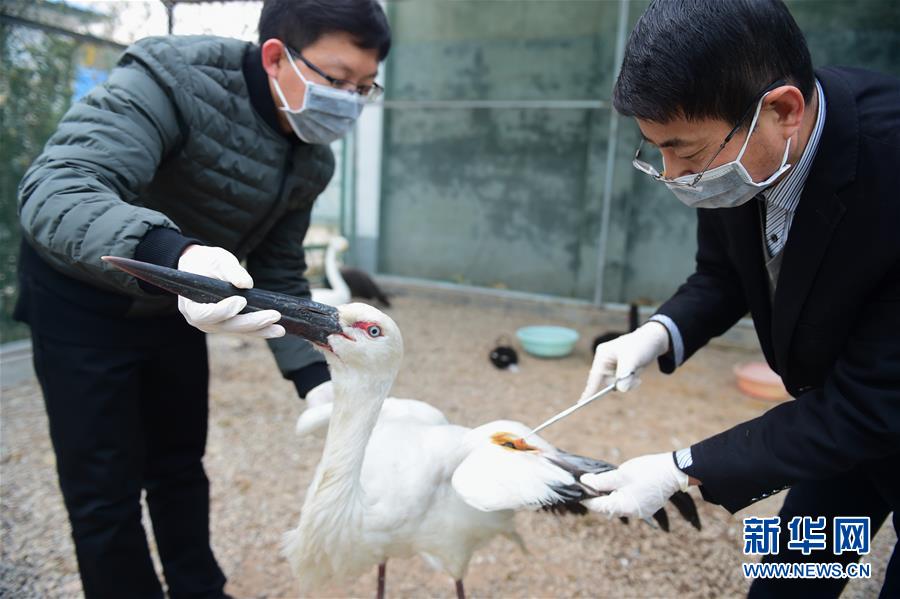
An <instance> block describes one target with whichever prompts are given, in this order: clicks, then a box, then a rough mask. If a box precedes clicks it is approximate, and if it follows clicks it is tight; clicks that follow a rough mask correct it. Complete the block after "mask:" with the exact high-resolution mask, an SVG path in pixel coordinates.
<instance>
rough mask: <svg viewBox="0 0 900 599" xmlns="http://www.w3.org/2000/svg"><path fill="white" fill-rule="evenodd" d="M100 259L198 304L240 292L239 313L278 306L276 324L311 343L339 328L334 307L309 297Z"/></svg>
mask: <svg viewBox="0 0 900 599" xmlns="http://www.w3.org/2000/svg"><path fill="white" fill-rule="evenodd" d="M103 260H104V261H106V262H109V263H110V264H112V265H113V266H115V267H116V268H118V269H120V270H124V271H125V272H127V273H128V274H130V275H133V276H135V277H137V278H139V279H141V280H142V281H147V282H148V283H150V284H152V285H156V286H157V287H159V288H161V289H165V290H166V291H170V292H172V293H175V294H177V295H181V296H184V297H186V298H187V299H189V300H193V301H195V302H199V303H202V304H210V303H215V302H218V301H220V300H223V299H225V298H226V297H231V296H232V295H240V296H243V297H245V298H247V307H246V308H244V309H243V310H242V312H243V313H246V312H258V311H260V310H278V311H279V312H280V313H281V320H279V321H278V324H280V325H281V326H283V327H284V330H285V331H286V332H287V333H289V334H291V335H298V336H300V337H303V338H304V339H307V340H309V341H312V342H313V343H318V344H321V345H328V336H329V335H333V334H336V333H340V332H341V324H340V318H339V315H338V311H337V308H334V307H332V306H328V305H325V304H320V303H318V302H314V301H312V300H310V299H306V298H300V297H294V296H292V295H286V294H284V293H276V292H274V291H263V290H262V289H239V288H237V287H235V286H234V285H232V284H231V283H227V282H225V281H220V280H218V279H212V278H210V277H204V276H202V275H195V274H193V273H189V272H185V271H183V270H177V269H174V268H167V267H165V266H157V265H156V264H149V263H147V262H140V261H139V260H131V259H129V258H118V257H115V256H103Z"/></svg>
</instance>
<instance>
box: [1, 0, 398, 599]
mask: <svg viewBox="0 0 900 599" xmlns="http://www.w3.org/2000/svg"><path fill="white" fill-rule="evenodd" d="M259 42H260V45H259V46H257V45H254V44H250V43H246V42H242V41H238V40H232V39H223V38H214V37H159V38H148V39H145V40H142V41H140V42H138V43H136V44H134V45H133V46H131V47H130V48H128V49H127V50H126V51H125V53H124V54H123V56H122V58H121V60H120V61H119V63H118V65H117V67H116V68H115V69H114V70H113V71H112V72H111V74H110V77H109V79H108V80H107V81H106V83H104V84H103V85H102V86H100V87H97V88H96V89H94V90H93V91H92V92H91V93H90V94H88V95H87V96H86V97H85V98H84V99H83V100H82V101H80V102H79V103H77V104H75V105H73V106H72V108H71V109H70V110H69V111H68V113H67V114H66V115H65V117H63V120H62V122H61V123H60V124H59V127H58V129H57V130H56V132H55V133H54V134H53V136H52V137H51V138H50V140H49V141H48V143H47V145H46V147H45V148H44V151H43V153H42V154H41V155H40V156H39V157H38V158H37V160H35V162H34V164H33V165H32V166H31V168H30V170H29V171H28V173H27V174H26V175H25V178H24V179H23V180H22V182H21V185H20V193H19V212H20V219H21V225H22V230H23V237H24V241H23V244H22V253H21V257H20V301H19V304H18V305H17V310H16V312H17V317H18V318H19V319H20V320H24V321H25V322H28V323H29V324H30V325H31V332H32V341H33V348H34V365H35V370H36V372H37V376H38V380H39V381H40V384H41V387H42V389H43V393H44V399H45V403H46V408H47V415H48V418H49V422H50V436H51V439H52V441H53V447H54V450H55V452H56V458H57V470H58V474H59V482H60V487H61V490H62V493H63V497H64V499H65V503H66V508H67V510H68V513H69V519H70V522H71V525H72V536H73V538H74V541H75V547H76V553H77V557H78V565H79V569H80V572H81V579H82V583H83V586H84V591H85V595H86V596H87V597H91V598H92V597H161V596H162V594H163V592H162V587H161V584H160V582H159V580H158V579H157V576H156V574H155V572H154V568H153V563H152V561H151V558H150V552H149V550H148V546H147V540H146V536H145V534H144V530H143V527H142V525H141V502H140V499H141V492H142V491H146V499H147V504H148V507H149V510H150V516H151V519H152V521H153V530H154V534H155V538H156V543H157V546H158V548H159V554H160V558H161V561H162V565H163V571H164V574H165V579H166V585H167V587H168V592H169V595H170V596H172V597H187V596H191V597H195V596H196V597H200V596H203V597H207V596H208V597H221V596H223V593H224V586H225V576H224V575H223V573H222V571H221V569H220V568H219V566H218V565H217V563H216V560H215V557H214V556H213V553H212V551H211V549H210V546H209V483H208V480H207V478H206V474H205V473H204V470H203V464H202V457H203V454H204V447H205V443H206V431H207V415H208V404H207V383H208V366H207V354H206V341H205V335H204V332H230V333H243V334H248V335H255V336H259V337H264V338H266V339H268V343H269V344H270V346H271V349H272V352H273V354H274V356H275V360H276V362H277V364H278V367H279V368H280V370H281V372H282V374H283V375H284V376H285V377H286V378H288V379H290V380H292V381H293V382H294V383H295V385H296V387H297V391H298V393H299V394H300V396H301V397H306V398H307V399H308V400H313V399H316V400H318V401H327V400H328V399H329V397H330V396H331V390H330V385H331V383H330V381H329V378H330V377H329V374H328V370H327V368H326V366H325V363H324V361H323V360H322V358H321V357H320V355H319V354H317V353H316V352H315V351H314V350H313V349H312V348H311V347H310V346H309V345H308V344H307V342H305V341H302V340H300V339H299V338H294V337H283V335H284V329H283V328H282V327H281V326H280V325H278V324H276V322H277V321H278V320H279V318H280V315H279V314H278V313H277V312H275V311H265V312H258V313H254V314H244V315H239V314H238V313H239V312H240V311H241V310H242V309H243V308H244V305H245V300H243V298H240V297H237V296H235V297H232V298H228V299H225V300H223V301H222V302H220V303H218V304H196V303H194V302H191V301H189V300H185V299H183V298H179V299H178V301H177V302H176V299H175V297H174V296H171V295H168V294H165V293H161V292H159V291H158V290H156V289H154V288H151V287H150V286H149V285H145V284H142V283H138V282H137V281H136V280H135V279H133V278H131V277H130V276H127V275H125V274H123V273H120V272H116V271H114V270H112V269H111V267H110V266H108V265H106V264H105V263H104V262H102V261H101V260H100V257H101V256H104V255H113V256H124V257H129V258H136V259H138V260H144V261H147V262H153V263H156V264H160V265H164V266H170V267H177V268H179V269H181V270H185V271H190V272H195V273H198V274H203V275H207V276H212V277H216V278H219V279H222V280H226V281H229V282H231V283H233V284H234V285H236V286H238V287H244V288H247V287H252V286H254V285H256V286H258V287H260V288H263V289H269V290H273V291H280V292H283V293H289V294H293V295H301V296H302V295H307V296H308V294H309V285H308V283H307V281H306V280H305V278H304V271H305V269H306V264H305V260H304V254H303V247H302V242H303V238H304V235H305V234H306V230H307V228H308V226H309V222H310V211H311V209H312V205H313V203H314V201H315V199H316V197H317V196H318V195H319V194H320V193H321V192H322V190H323V189H324V188H325V186H326V185H327V184H328V181H329V180H330V179H331V176H332V173H333V171H334V157H333V155H332V153H331V150H330V148H329V146H328V144H329V143H330V142H332V141H334V140H336V139H338V138H340V137H341V136H342V135H344V134H345V133H346V132H347V131H348V130H349V129H350V128H351V127H352V126H353V123H354V122H355V120H356V119H357V118H358V116H359V114H360V112H361V111H362V108H363V106H364V105H365V103H366V102H369V101H371V100H373V99H375V98H377V97H378V95H380V92H381V89H380V87H379V86H378V85H377V84H376V83H375V81H374V79H375V76H376V74H377V70H378V64H379V62H380V61H382V60H383V59H384V58H385V56H386V55H387V52H388V50H389V48H390V29H389V26H388V24H387V20H386V18H385V15H384V12H383V11H382V9H381V7H380V6H379V4H378V2H377V1H376V0H329V1H328V2H325V1H323V0H267V1H266V2H265V4H264V6H263V9H262V14H261V17H260V22H259ZM242 261H245V263H246V270H245V269H244V267H243V266H242V265H241V262H242ZM176 308H177V309H176ZM179 311H180V312H181V314H179V313H178V312H179Z"/></svg>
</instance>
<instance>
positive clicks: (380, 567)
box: [375, 562, 387, 599]
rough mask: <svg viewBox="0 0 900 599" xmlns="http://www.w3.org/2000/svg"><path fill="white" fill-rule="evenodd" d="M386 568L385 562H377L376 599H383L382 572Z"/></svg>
mask: <svg viewBox="0 0 900 599" xmlns="http://www.w3.org/2000/svg"><path fill="white" fill-rule="evenodd" d="M386 569H387V562H382V563H380V564H378V592H377V593H376V595H375V597H376V599H384V572H385V570H386Z"/></svg>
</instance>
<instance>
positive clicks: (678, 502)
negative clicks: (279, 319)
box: [669, 491, 703, 530]
mask: <svg viewBox="0 0 900 599" xmlns="http://www.w3.org/2000/svg"><path fill="white" fill-rule="evenodd" d="M669 501H670V502H672V505H674V506H675V509H677V510H678V513H679V514H681V517H682V518H684V519H685V520H687V521H688V522H690V523H691V526H693V527H694V528H696V529H697V530H703V525H702V524H701V523H700V514H698V513H697V505H696V504H695V503H694V498H693V497H691V496H690V495H688V494H687V493H685V492H683V491H676V493H675V494H674V495H672V497H670V498H669Z"/></svg>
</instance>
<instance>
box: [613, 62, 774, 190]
mask: <svg viewBox="0 0 900 599" xmlns="http://www.w3.org/2000/svg"><path fill="white" fill-rule="evenodd" d="M785 83H786V81H785V80H784V79H779V80H778V81H775V82H774V83H771V84H769V85H768V86H767V87H766V88H765V89H764V90H762V91H761V92H759V93H758V94H756V96H755V97H754V98H753V101H752V102H751V103H750V105H749V106H747V109H746V110H745V111H744V114H743V115H741V118H740V119H738V122H737V124H736V125H735V126H734V129H732V130H731V131H730V132H729V133H728V135H726V136H725V139H724V140H723V141H722V143H721V144H720V145H719V149H718V150H716V153H715V154H713V155H712V157H711V158H710V159H709V160H707V161H706V164H705V165H704V166H703V169H701V170H700V172H699V173H697V176H695V177H694V178H693V179H692V180H691V182H690V183H685V182H682V181H675V180H673V179H666V178H665V176H663V174H661V173H660V172H659V171H658V170H656V168H655V167H654V166H653V165H652V164H650V163H649V162H646V161H644V160H641V148H643V147H644V142H645V141H647V140H645V139H643V138H641V143H639V144H638V147H637V150H636V151H635V152H634V158H633V159H632V160H631V164H632V166H634V168H636V169H637V170H639V171H641V172H642V173H646V174H648V175H650V176H651V177H653V178H654V179H656V180H657V181H662V180H664V181H665V182H666V183H667V184H669V185H672V186H675V187H694V186H696V185H697V183H699V182H700V179H702V178H703V175H705V174H706V171H708V170H709V165H711V164H712V163H713V161H714V160H715V159H716V157H717V156H718V155H719V154H721V153H722V150H724V149H725V146H727V145H728V142H729V141H731V138H732V137H734V136H735V134H736V133H737V132H738V131H740V129H741V126H742V125H743V123H744V121H745V120H747V117H748V116H750V115H751V114H752V113H754V112H755V109H756V105H757V104H759V101H760V100H761V99H762V98H763V96H765V95H766V94H767V93H769V92H770V91H772V90H773V89H775V88H776V87H780V86H782V85H784V84H785ZM749 134H750V132H749V131H748V132H747V135H749Z"/></svg>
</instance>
